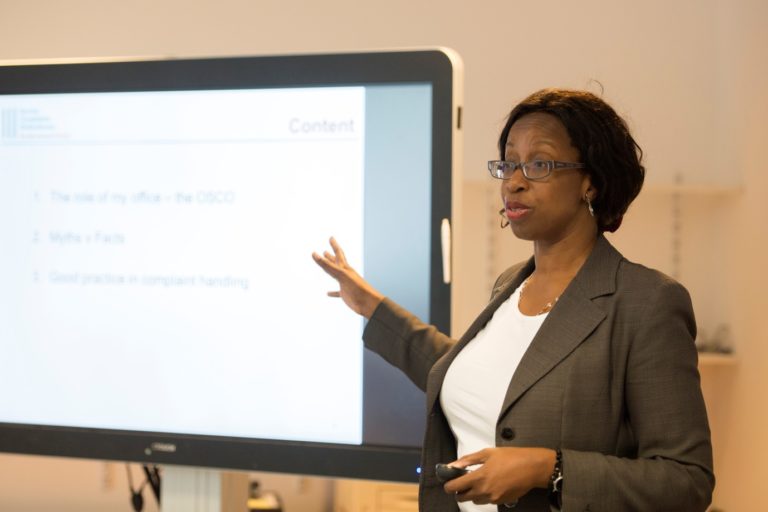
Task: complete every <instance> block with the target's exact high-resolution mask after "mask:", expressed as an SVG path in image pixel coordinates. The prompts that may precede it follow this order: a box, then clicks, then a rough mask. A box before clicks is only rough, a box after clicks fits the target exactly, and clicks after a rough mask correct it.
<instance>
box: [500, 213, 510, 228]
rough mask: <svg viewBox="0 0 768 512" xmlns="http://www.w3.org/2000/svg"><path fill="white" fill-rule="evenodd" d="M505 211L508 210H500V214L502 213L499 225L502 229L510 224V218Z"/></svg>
mask: <svg viewBox="0 0 768 512" xmlns="http://www.w3.org/2000/svg"><path fill="white" fill-rule="evenodd" d="M505 211H506V210H505V209H504V208H502V209H501V210H499V215H501V221H500V222H499V226H500V227H501V229H504V228H505V227H507V226H509V219H508V218H507V216H506V215H504V212H505Z"/></svg>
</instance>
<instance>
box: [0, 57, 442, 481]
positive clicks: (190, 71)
mask: <svg viewBox="0 0 768 512" xmlns="http://www.w3.org/2000/svg"><path fill="white" fill-rule="evenodd" d="M398 60H402V61H403V62H404V63H406V64H407V63H409V62H410V63H411V65H412V66H411V67H413V71H414V72H412V73H408V72H407V68H408V66H402V65H401V66H400V67H398V66H394V64H396V63H397V61H398ZM427 61H428V62H431V63H432V64H431V66H432V68H434V69H431V68H429V67H428V66H427V69H430V70H429V72H425V71H424V66H419V65H418V64H419V63H421V64H423V63H424V62H427ZM385 65H388V66H394V67H393V68H392V69H398V70H399V72H400V73H401V74H398V73H394V72H392V73H389V74H385V75H386V79H384V76H383V74H382V73H381V71H382V66H385ZM372 70H373V73H371V71H372ZM404 71H405V73H403V72H404ZM437 71H439V73H438V72H437ZM0 78H2V80H0V83H2V84H3V85H2V87H3V90H2V91H0V114H1V115H2V117H1V118H0V120H1V122H2V131H0V204H1V205H2V206H0V235H2V238H3V240H5V243H4V245H5V246H6V247H7V250H4V251H2V252H1V253H0V281H1V282H3V283H4V286H3V287H2V290H0V353H1V354H2V357H0V384H2V389H5V390H7V391H6V392H3V393H0V411H1V412H0V432H2V433H3V435H2V439H4V441H0V449H2V450H4V451H14V452H22V453H47V454H55V455H69V456H78V457H91V458H108V459H119V460H133V461H139V462H160V463H162V462H165V463H171V464H187V465H196V466H212V467H231V468H242V469H259V470H273V471H287V472H297V473H306V474H324V475H338V476H363V477H368V478H384V479H395V480H415V479H416V477H417V467H418V450H419V445H420V440H421V435H422V433H423V425H424V410H423V394H422V393H421V391H419V390H418V389H417V388H416V387H415V386H414V385H413V384H411V383H410V382H409V381H408V380H407V379H406V378H405V377H404V376H402V375H401V374H400V373H399V372H398V371H397V370H395V369H394V368H391V367H390V366H389V365H388V364H387V363H385V362H384V361H382V360H381V359H380V358H379V357H378V356H376V355H374V354H371V353H369V352H368V351H366V350H365V349H364V348H363V346H362V343H361V342H360V336H361V333H362V329H363V328H364V323H363V321H362V320H361V319H360V317H357V316H356V315H354V314H353V313H351V312H350V311H349V310H348V309H346V308H345V307H344V306H343V304H341V302H340V301H338V300H334V299H330V298H328V297H327V296H326V294H325V292H326V291H327V290H330V289H333V288H334V284H335V283H334V282H333V281H332V280H331V279H330V278H328V277H327V276H325V274H324V273H323V272H322V271H320V269H319V268H318V267H317V266H316V265H315V264H314V262H313V261H312V260H311V258H310V254H311V252H312V251H317V250H323V249H325V248H326V247H327V245H328V243H327V240H328V237H329V236H331V235H333V236H335V237H336V238H337V240H339V242H340V243H341V244H343V247H344V249H345V252H346V254H347V256H348V259H349V260H350V262H351V263H352V264H353V265H354V266H355V268H356V269H358V271H360V272H361V273H362V274H363V275H364V276H365V277H366V278H367V279H368V280H370V281H371V282H372V283H373V284H374V285H375V286H377V287H378V288H379V289H381V290H382V292H384V293H385V294H387V295H388V296H390V297H392V298H393V299H395V300H396V301H398V302H400V303H401V304H403V305H405V306H406V307H408V308H409V309H410V310H412V311H413V312H414V313H416V314H418V315H419V316H421V317H422V318H423V319H425V320H427V321H431V322H433V323H437V324H438V325H440V324H442V327H443V328H444V329H447V325H448V323H449V313H448V311H449V291H450V290H449V285H447V284H445V283H444V282H443V281H442V280H441V279H440V276H441V275H442V268H441V264H442V260H441V255H440V243H439V228H440V221H441V220H442V219H443V218H450V197H451V196H450V181H451V157H450V147H451V140H452V139H451V131H452V127H451V125H450V123H451V121H450V120H451V112H452V109H453V106H452V104H451V101H450V98H451V90H450V89H451V86H452V83H451V68H450V65H448V64H447V59H446V57H445V55H444V54H442V53H440V52H407V53H399V54H398V53H394V54H369V55H361V54H357V55H336V56H301V57H282V58H275V57H270V58H266V57H265V58H238V59H202V60H194V61H147V62H125V63H98V64H74V65H73V64H68V65H49V66H7V67H0ZM446 119H447V124H446V125H445V126H441V120H443V121H444V120H446ZM440 141H442V144H444V146H443V145H441V143H440ZM446 150H447V151H446ZM361 472H362V474H361Z"/></svg>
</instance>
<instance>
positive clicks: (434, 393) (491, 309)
mask: <svg viewBox="0 0 768 512" xmlns="http://www.w3.org/2000/svg"><path fill="white" fill-rule="evenodd" d="M533 269H534V261H533V258H531V259H529V260H528V261H527V262H526V263H525V264H523V265H520V269H519V270H518V271H517V272H516V273H514V274H513V275H512V276H511V277H510V279H509V280H508V281H506V283H504V282H502V283H501V284H500V285H499V286H500V288H498V291H496V289H494V292H493V293H494V294H495V295H493V298H492V299H491V301H490V302H489V303H488V305H487V306H486V307H485V309H483V311H482V312H481V313H480V315H479V316H478V317H477V318H476V319H475V321H474V322H472V324H471V325H470V326H469V328H468V329H467V331H466V332H465V333H464V334H463V335H462V336H461V338H459V340H458V341H457V342H456V345H454V346H453V348H451V350H450V352H448V353H447V354H445V355H444V356H443V357H442V358H440V359H439V360H438V361H437V363H435V365H434V366H433V367H432V370H431V371H430V373H429V377H428V385H427V390H428V394H427V410H429V411H431V410H432V408H433V407H434V405H435V403H436V402H437V398H438V397H439V396H440V389H441V388H442V385H443V379H444V378H445V374H446V373H447V372H448V367H449V366H450V365H451V363H452V362H453V360H454V359H455V358H456V356H457V355H458V353H459V352H461V349H463V348H464V347H465V346H466V345H467V343H469V342H470V341H472V340H473V339H474V338H475V336H477V333H479V332H480V331H481V330H482V329H483V327H485V324H487V323H488V321H489V320H490V319H491V317H492V316H493V314H494V313H495V312H496V310H497V309H498V308H499V306H500V305H501V304H502V303H504V301H505V300H507V299H508V298H509V296H510V295H512V292H514V291H515V290H516V289H517V287H518V286H520V283H522V282H523V280H524V279H525V278H526V277H528V276H529V275H531V273H532V272H533Z"/></svg>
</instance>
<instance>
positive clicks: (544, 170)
mask: <svg viewBox="0 0 768 512" xmlns="http://www.w3.org/2000/svg"><path fill="white" fill-rule="evenodd" d="M525 175H526V176H528V178H530V179H532V180H539V179H541V178H546V177H547V176H549V162H547V161H546V160H533V161H532V162H527V163H526V164H525Z"/></svg>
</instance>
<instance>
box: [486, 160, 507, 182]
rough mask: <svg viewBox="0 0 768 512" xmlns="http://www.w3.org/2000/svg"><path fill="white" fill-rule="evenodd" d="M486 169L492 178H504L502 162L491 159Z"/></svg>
mask: <svg viewBox="0 0 768 512" xmlns="http://www.w3.org/2000/svg"><path fill="white" fill-rule="evenodd" d="M488 170H489V171H490V172H491V176H493V177H494V178H499V179H504V162H500V161H498V160H491V161H490V162H488Z"/></svg>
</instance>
